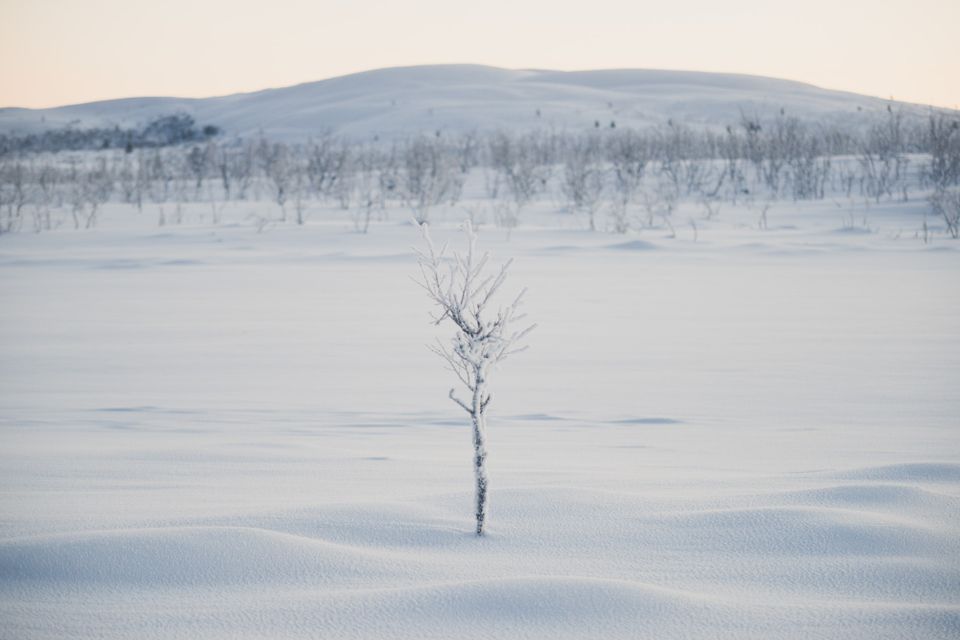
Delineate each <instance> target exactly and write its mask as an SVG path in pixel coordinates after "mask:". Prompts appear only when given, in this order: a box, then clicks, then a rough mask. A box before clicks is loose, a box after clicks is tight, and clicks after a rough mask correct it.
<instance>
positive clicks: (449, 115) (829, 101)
mask: <svg viewBox="0 0 960 640" xmlns="http://www.w3.org/2000/svg"><path fill="white" fill-rule="evenodd" d="M888 102H889V101H885V100H881V99H879V98H873V97H868V96H863V95H858V94H853V93H847V92H842V91H831V90H827V89H821V88H819V87H815V86H812V85H809V84H804V83H800V82H792V81H788V80H778V79H774V78H764V77H759V76H748V75H736V74H721V73H704V72H693V71H658V70H642V69H605V70H597V71H573V72H563V71H542V70H514V69H499V68H496V67H486V66H480V65H433V66H420V67H398V68H391V69H378V70H376V71H367V72H364V73H356V74H352V75H348V76H342V77H339V78H331V79H328V80H321V81H318V82H310V83H306V84H301V85H296V86H293V87H285V88H280V89H267V90H264V91H258V92H254V93H243V94H236V95H230V96H223V97H217V98H205V99H185V98H129V99H123V100H109V101H103V102H92V103H88V104H80V105H72V106H65V107H57V108H53V109H18V108H6V109H0V132H19V133H30V132H36V131H41V130H44V129H47V128H57V127H64V126H68V125H71V126H78V127H113V126H115V125H119V126H121V127H129V126H142V125H144V124H146V123H148V122H150V121H151V120H154V119H156V118H158V117H160V116H165V115H170V114H172V113H179V112H182V113H188V114H190V115H192V116H193V117H194V118H195V119H196V121H197V122H198V123H200V124H201V125H206V124H214V125H217V126H219V127H221V128H222V129H223V130H224V131H225V133H226V135H227V136H244V137H251V136H256V135H260V133H261V132H262V133H263V134H265V135H267V136H268V137H271V138H276V139H281V140H288V141H302V140H303V139H305V138H307V137H309V136H316V135H319V134H323V133H326V132H332V133H336V134H339V135H342V136H344V137H347V138H353V139H358V140H369V139H372V138H373V137H375V136H378V137H380V138H391V137H398V136H399V137H408V136H409V135H410V134H411V133H415V132H429V133H431V134H432V133H433V132H435V131H451V132H467V131H473V130H481V131H487V130H495V129H506V130H520V131H525V130H529V129H531V128H542V129H551V128H552V129H565V130H572V131H581V130H584V129H587V128H592V127H593V126H594V124H595V123H597V122H598V123H599V124H600V126H602V127H608V126H610V123H611V122H614V123H616V125H617V126H618V127H623V126H628V127H645V126H649V125H652V124H665V123H666V122H667V120H668V119H671V118H672V119H673V120H674V121H677V122H683V123H685V124H706V125H716V126H726V125H729V124H733V125H736V124H737V123H739V122H740V119H741V115H742V114H743V113H746V114H747V115H760V116H764V117H771V116H773V115H775V114H777V113H779V111H780V109H785V110H786V112H787V114H788V115H791V116H798V117H801V118H805V119H811V120H817V121H818V122H844V121H847V120H851V119H857V120H858V121H862V113H861V112H860V110H863V111H866V112H879V111H881V110H882V109H885V108H886V106H887V104H888ZM901 106H903V107H904V108H906V109H907V112H908V113H915V114H918V115H926V114H927V113H928V111H929V109H928V108H921V107H915V106H912V105H901Z"/></svg>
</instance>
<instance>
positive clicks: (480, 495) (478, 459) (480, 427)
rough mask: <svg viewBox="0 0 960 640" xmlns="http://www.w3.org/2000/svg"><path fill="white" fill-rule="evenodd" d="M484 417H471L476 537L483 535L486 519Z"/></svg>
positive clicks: (477, 415) (481, 415)
mask: <svg viewBox="0 0 960 640" xmlns="http://www.w3.org/2000/svg"><path fill="white" fill-rule="evenodd" d="M485 422H486V416H484V415H483V414H482V413H481V414H474V415H473V452H474V456H473V471H474V475H475V476H476V480H477V493H476V498H477V503H476V515H477V535H478V536H482V535H483V524H484V521H485V520H486V517H487V448H486V434H485V433H484V431H485V427H486V425H485V424H484V423H485Z"/></svg>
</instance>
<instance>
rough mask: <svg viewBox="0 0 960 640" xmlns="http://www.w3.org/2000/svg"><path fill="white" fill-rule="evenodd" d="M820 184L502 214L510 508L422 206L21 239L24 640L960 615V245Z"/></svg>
mask: <svg viewBox="0 0 960 640" xmlns="http://www.w3.org/2000/svg"><path fill="white" fill-rule="evenodd" d="M249 206H250V207H251V209H252V208H254V207H256V206H259V205H257V204H256V203H250V204H249ZM800 206H801V205H797V207H798V208H797V209H795V210H794V209H790V208H789V207H788V206H787V205H783V206H782V211H780V212H778V213H777V214H776V215H777V217H776V218H775V221H776V225H777V227H778V228H777V229H774V228H773V227H774V225H773V219H772V223H771V228H770V229H769V230H765V231H759V230H753V229H751V228H748V226H749V224H750V221H751V220H753V219H754V216H755V212H738V211H725V212H723V213H722V214H721V216H720V218H719V219H714V220H710V221H706V220H704V221H703V222H702V224H701V226H700V229H699V233H700V235H699V238H698V239H697V241H696V242H694V241H693V239H692V237H691V235H690V234H689V233H688V235H687V236H684V235H683V233H684V232H683V230H682V229H680V228H678V230H677V237H674V238H669V237H667V234H666V233H665V232H664V230H662V229H660V230H646V229H645V230H644V232H643V233H642V234H639V235H637V236H628V237H624V238H622V239H621V240H619V241H618V240H616V239H615V238H614V237H613V236H610V235H608V234H604V233H589V232H586V231H580V230H577V229H556V228H544V227H538V226H536V225H535V224H533V223H531V224H529V225H525V226H521V227H520V228H517V229H513V230H512V231H511V232H510V233H509V234H507V233H506V232H505V231H504V230H502V229H498V228H496V227H492V226H489V225H488V226H483V227H481V231H480V238H479V242H480V243H481V245H482V246H484V247H485V248H489V249H491V250H492V252H493V254H494V258H495V259H497V260H500V259H507V258H510V257H513V258H514V263H513V265H514V266H513V269H514V271H513V274H512V277H513V278H515V281H516V282H517V283H518V284H521V285H525V286H527V287H528V288H529V313H530V318H531V320H536V321H537V322H539V324H540V326H539V328H538V330H537V332H536V333H535V334H531V340H530V347H531V348H530V349H529V351H528V352H526V353H525V354H524V358H518V359H516V361H515V362H513V363H512V364H513V366H512V367H506V368H504V369H503V370H502V371H498V374H497V377H496V387H495V388H494V389H493V393H494V400H493V401H492V403H491V405H490V422H489V432H488V433H489V451H490V458H489V465H490V474H489V477H490V494H489V495H490V507H489V518H488V521H487V529H486V536H485V537H484V538H479V539H478V538H477V537H476V536H474V535H473V533H472V532H473V526H474V524H473V509H472V504H471V503H472V493H473V492H472V482H473V480H472V470H471V466H470V462H471V452H472V449H471V443H470V432H469V423H468V422H467V421H466V420H465V419H464V416H463V415H459V414H458V413H457V412H456V411H454V409H455V407H452V406H451V405H450V403H449V401H448V400H447V398H446V392H447V390H448V388H449V385H448V376H447V373H446V372H445V371H444V369H443V367H442V363H440V362H437V361H436V359H435V357H434V356H432V354H430V352H429V351H428V350H427V349H425V348H424V344H426V343H427V342H429V340H430V339H431V337H432V336H433V335H434V327H432V326H431V325H430V324H429V317H428V315H427V308H426V306H425V304H424V301H423V299H422V296H421V293H422V292H420V291H419V290H418V289H417V287H416V285H415V284H414V283H413V282H412V281H411V280H410V277H409V276H410V275H411V274H412V273H413V272H414V269H415V259H414V258H413V256H412V255H411V254H410V253H405V252H406V251H407V247H409V246H410V245H412V244H414V243H416V241H417V238H416V233H415V229H414V228H413V227H412V226H411V225H405V224H403V223H397V222H395V221H384V222H382V223H380V224H379V225H378V226H376V227H375V228H372V229H371V230H370V233H369V234H367V235H361V234H354V233H350V232H349V231H348V229H349V228H350V225H349V222H348V221H347V220H346V219H342V220H340V221H339V223H338V222H329V223H326V222H325V223H322V224H321V223H319V222H318V223H317V224H306V225H304V226H303V227H300V228H296V229H293V228H282V227H278V228H276V229H272V230H265V231H264V232H263V233H257V232H256V231H255V230H254V229H252V228H250V227H244V226H242V225H236V226H205V225H203V224H194V225H191V224H189V223H184V224H183V225H182V226H175V225H171V226H169V227H166V228H165V229H164V230H163V233H157V229H156V228H155V226H154V223H155V221H154V220H152V219H148V217H150V218H152V216H148V215H146V214H145V215H143V216H140V217H137V215H136V214H132V213H131V212H130V211H125V212H120V211H119V210H116V209H111V208H110V207H107V208H106V209H105V211H104V224H103V227H102V228H100V229H97V230H96V231H90V232H73V231H67V230H64V229H60V230H53V231H50V232H45V233H43V234H30V233H21V234H11V235H8V236H4V237H3V238H2V239H0V240H2V241H0V270H2V272H3V278H0V300H2V301H3V313H2V314H0V336H2V339H0V638H2V639H3V640H7V639H10V640H31V639H54V638H56V639H58V640H59V639H61V638H106V639H118V640H119V639H127V638H143V639H148V640H149V639H151V638H157V639H160V638H163V639H170V638H174V639H178V638H190V639H194V638H213V639H221V638H222V639H224V640H226V639H228V638H229V639H235V638H270V639H274V638H337V639H340V638H344V639H351V638H361V639H375V638H384V637H389V638H399V639H405V638H410V639H413V638H437V639H440V638H442V639H444V640H446V639H449V638H470V639H472V638H477V639H479V638H484V639H487V638H497V639H499V638H503V639H507V638H510V639H513V638H537V639H539V638H570V639H573V638H595V637H599V638H624V639H627V638H631V639H632V638H658V639H659V638H663V639H671V638H677V639H679V638H684V639H689V638H693V639H700V638H702V639H704V640H706V639H714V638H721V639H727V638H729V639H731V640H733V639H737V640H740V639H743V638H748V639H749V638H758V639H759V638H762V639H764V640H767V639H774V640H776V639H794V638H815V637H822V638H830V639H831V640H833V639H852V638H856V639H864V640H868V639H869V640H873V639H875V638H944V639H946V638H955V637H957V636H958V633H960V438H958V431H957V415H960V405H958V400H957V395H956V385H955V381H956V379H957V376H958V375H960V333H958V331H957V327H958V326H960V324H958V322H957V320H958V318H960V298H958V297H957V296H955V295H951V294H952V292H953V290H954V289H955V281H956V274H957V273H958V272H960V271H958V267H960V265H958V259H960V251H958V250H957V248H956V247H955V246H954V245H953V244H952V243H951V241H948V240H946V239H945V238H944V237H943V236H942V235H941V236H938V237H937V238H936V239H935V241H934V244H933V245H932V246H927V245H924V244H923V243H922V242H921V241H920V240H918V239H915V238H909V237H907V234H902V235H896V234H894V233H893V231H895V230H896V229H900V228H903V229H910V228H913V227H911V225H915V224H916V221H917V219H916V218H915V217H912V216H913V214H912V213H910V212H909V211H907V212H906V213H904V212H901V213H900V214H897V213H896V212H895V211H889V212H887V213H885V214H884V217H880V216H879V215H878V218H877V219H876V226H877V231H876V232H875V233H872V234H869V235H843V234H835V233H833V229H835V228H836V226H837V224H838V223H837V216H836V213H835V212H834V211H833V209H834V207H832V205H829V206H825V207H821V208H819V209H818V208H817V205H810V206H809V207H808V208H806V209H800V208H799V207H800ZM788 209H789V210H788ZM241 213H242V212H238V213H237V216H238V217H240V216H241ZM740 213H742V217H740V218H738V217H737V216H738V215H740ZM331 215H333V214H331ZM444 215H446V216H448V217H446V218H444ZM112 216H116V217H112ZM437 218H438V219H437V222H436V223H434V225H433V229H434V233H435V234H436V235H437V237H438V240H443V239H445V238H448V237H453V236H454V234H455V233H456V228H455V227H456V225H455V222H456V221H457V220H458V218H456V217H455V216H454V213H453V212H442V213H440V214H438V216H437ZM531 220H533V221H536V220H538V218H536V217H535V216H531ZM647 242H649V243H650V244H651V245H654V246H655V247H656V250H650V251H648V250H646V243H647ZM625 243H629V244H627V246H626V247H624V246H623V245H624V244H625ZM938 247H943V249H942V250H941V249H939V248H938ZM561 249H562V250H561ZM461 413H462V412H461Z"/></svg>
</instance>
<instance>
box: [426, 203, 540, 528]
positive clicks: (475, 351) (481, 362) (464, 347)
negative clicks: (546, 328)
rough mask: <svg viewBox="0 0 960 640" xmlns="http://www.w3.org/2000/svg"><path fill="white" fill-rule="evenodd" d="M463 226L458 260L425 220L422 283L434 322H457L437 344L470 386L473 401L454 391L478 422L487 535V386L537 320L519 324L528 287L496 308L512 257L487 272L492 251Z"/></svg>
mask: <svg viewBox="0 0 960 640" xmlns="http://www.w3.org/2000/svg"><path fill="white" fill-rule="evenodd" d="M463 228H464V231H465V233H466V236H467V251H466V253H458V252H454V254H453V256H452V260H450V261H447V260H446V259H445V257H444V253H445V250H446V247H443V248H441V249H440V250H439V251H438V250H437V249H436V248H435V246H434V244H433V241H432V240H431V239H430V233H429V228H428V226H427V225H426V224H425V223H424V224H421V225H420V230H421V233H422V234H423V239H424V242H425V243H426V251H420V250H417V255H418V257H419V263H420V275H421V278H420V280H418V284H420V286H422V287H423V289H424V290H425V291H426V292H427V295H429V297H430V299H431V301H433V303H434V305H435V306H436V307H437V308H438V309H439V312H438V313H436V314H435V315H434V317H433V321H434V324H440V323H442V322H443V321H444V320H450V322H452V323H453V324H454V325H455V326H456V333H454V336H453V339H452V341H451V344H450V345H449V346H448V345H445V344H444V343H443V342H441V341H439V340H438V341H437V344H436V345H435V346H431V349H432V350H433V351H434V352H435V353H436V354H437V355H439V356H440V357H441V358H443V359H444V360H445V361H446V363H447V365H448V366H449V368H450V370H451V371H453V372H454V374H456V376H457V378H458V379H459V380H460V382H461V383H462V384H463V385H464V386H465V387H466V388H467V390H468V391H469V392H470V400H469V401H468V402H464V401H463V400H460V399H459V398H457V396H456V395H455V393H456V391H455V389H452V388H451V389H450V394H449V396H450V399H451V400H453V401H454V402H456V403H457V404H458V405H459V406H460V408H461V409H463V410H464V411H466V412H467V415H469V416H470V422H471V424H472V427H473V451H474V456H473V470H474V475H475V478H476V502H475V506H476V509H475V515H476V520H477V528H476V533H477V535H478V536H482V535H483V526H484V522H485V520H486V516H487V489H488V483H487V466H486V462H487V449H486V426H487V407H488V406H489V404H490V398H491V395H490V392H489V390H488V387H487V384H488V378H489V375H490V370H491V369H492V368H493V367H495V366H496V365H497V364H498V363H500V362H503V361H504V360H505V359H507V358H508V357H509V356H511V355H513V354H515V353H518V352H520V351H523V350H524V349H526V347H525V346H520V342H521V341H522V340H523V338H524V337H525V336H526V335H527V334H528V333H530V331H532V330H533V328H534V327H535V326H536V325H527V326H525V327H523V328H521V329H516V328H515V327H516V326H517V323H519V322H521V321H522V320H523V318H524V314H522V313H520V312H519V309H520V304H521V302H522V300H523V296H524V293H525V292H526V289H524V290H522V291H521V292H520V294H519V295H517V297H516V298H514V299H513V302H512V303H510V304H509V305H507V306H505V307H500V308H499V309H497V311H496V312H493V311H492V310H491V304H492V301H493V298H494V297H495V296H496V294H497V292H498V291H499V290H500V287H501V286H502V285H503V283H504V281H505V280H506V278H507V271H508V269H509V268H510V263H511V261H507V262H506V263H504V264H503V265H502V266H501V267H500V270H499V271H498V272H496V274H490V273H487V270H486V267H487V263H488V261H489V254H486V253H484V254H482V255H478V254H477V250H476V245H477V234H476V233H475V232H474V230H473V226H472V225H471V224H470V221H469V220H468V221H466V222H465V223H464V225H463Z"/></svg>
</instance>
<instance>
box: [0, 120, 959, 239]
mask: <svg viewBox="0 0 960 640" xmlns="http://www.w3.org/2000/svg"><path fill="white" fill-rule="evenodd" d="M865 117H866V116H865ZM158 122H160V121H158ZM174 124H175V123H174ZM174 124H171V122H169V121H168V122H166V126H173V127H174V129H175V130H177V131H180V132H181V134H183V131H186V130H193V131H194V134H191V135H194V137H191V138H188V139H187V140H181V141H180V143H179V144H173V145H161V144H156V145H153V146H150V145H146V144H144V145H140V146H137V147H134V148H130V147H126V146H124V147H121V148H118V149H116V150H104V151H97V152H90V151H86V152H59V153H46V152H44V153H38V152H33V149H32V148H27V149H19V150H17V151H16V152H8V153H5V154H3V155H0V232H10V231H21V230H33V231H44V230H48V229H52V228H54V227H58V226H64V225H67V226H72V227H73V228H77V229H81V228H91V227H94V226H96V224H97V219H98V213H99V211H100V210H101V208H102V206H103V205H104V204H105V203H107V202H123V203H128V204H130V205H133V206H134V207H135V208H136V209H137V210H139V211H141V212H142V211H144V209H145V208H146V206H147V205H150V207H149V208H150V210H151V211H152V212H153V213H154V215H156V216H157V224H159V225H167V224H176V223H178V222H182V220H183V217H184V207H185V206H186V205H187V204H188V203H192V204H196V203H202V204H203V206H204V208H205V210H207V211H209V216H210V221H211V222H212V223H214V224H217V223H219V222H220V220H221V213H222V211H223V209H224V207H225V206H226V205H227V204H228V203H231V202H238V201H251V202H262V201H264V200H267V201H269V202H270V203H271V205H270V207H269V208H267V209H261V213H257V214H253V215H252V216H251V219H252V221H253V224H254V225H255V226H256V227H257V228H259V229H263V228H265V227H266V226H268V225H275V224H284V223H288V224H304V223H305V222H306V220H307V218H308V216H309V215H310V214H311V210H312V209H313V210H315V209H316V208H317V207H319V206H323V207H328V208H329V207H331V206H334V207H337V208H339V209H342V210H344V211H347V212H349V215H350V216H351V218H352V219H353V222H354V225H355V227H356V229H357V230H358V231H362V232H366V231H367V230H368V229H369V228H370V225H371V223H372V222H373V221H375V220H378V219H381V218H383V217H385V216H386V212H387V211H388V210H390V209H391V208H403V209H405V210H407V211H408V212H412V213H413V215H414V217H415V218H416V219H417V221H419V222H426V221H428V220H429V219H430V216H431V212H432V211H434V210H435V209H436V208H437V207H441V206H443V207H454V206H457V205H458V204H459V203H461V201H462V200H463V196H464V189H465V187H466V186H467V184H468V181H471V180H472V182H471V184H472V185H473V188H474V190H475V191H478V193H473V194H472V197H471V198H469V200H470V201H471V202H472V203H476V202H477V201H481V202H487V203H488V205H489V206H488V207H486V208H483V209H482V210H480V209H481V207H479V206H476V205H475V206H473V208H471V207H465V209H466V212H467V214H468V216H469V217H470V219H471V220H473V221H474V222H475V223H476V222H477V221H478V220H477V218H480V217H481V216H482V217H483V218H484V219H486V216H487V215H492V218H493V222H495V223H496V224H498V225H500V226H503V227H506V228H511V227H514V226H516V225H517V224H519V222H520V220H521V217H522V215H523V213H524V212H525V211H526V210H528V208H529V207H530V206H531V205H533V204H535V203H537V202H548V203H550V204H551V205H554V206H555V207H557V208H560V209H561V210H563V211H565V212H568V213H571V214H574V215H576V216H578V217H579V218H581V219H582V220H583V224H584V225H585V226H587V227H589V228H590V229H607V230H609V231H613V232H617V233H625V232H627V231H629V230H631V229H640V228H644V227H651V226H655V225H658V226H661V225H662V226H664V227H666V228H668V229H671V230H672V229H673V224H674V222H673V221H672V218H673V213H674V212H675V210H676V208H677V206H678V204H679V203H680V202H693V203H695V204H696V205H697V206H699V207H700V208H701V210H702V213H703V217H704V218H707V219H710V218H713V217H715V216H717V215H718V214H719V211H720V209H721V207H722V205H724V204H727V203H729V204H731V205H737V204H740V203H745V204H748V205H750V206H754V205H756V206H757V208H758V210H759V212H760V213H759V215H758V223H757V224H758V226H759V227H760V228H764V227H765V226H766V211H767V209H769V207H770V206H771V203H772V202H775V201H777V200H783V199H792V200H811V199H824V198H846V199H848V200H850V201H853V200H855V199H859V200H861V201H873V202H881V201H883V200H904V201H905V200H908V199H910V198H911V197H915V196H914V195H913V193H911V192H922V193H924V194H932V195H929V199H930V204H931V211H932V212H933V213H934V214H935V215H936V216H937V217H939V218H941V219H943V221H944V224H945V229H946V231H947V232H948V233H949V234H950V235H952V236H953V237H957V235H958V233H960V231H958V217H960V212H958V201H960V198H958V196H957V189H958V186H960V118H957V117H956V116H951V115H948V114H932V115H930V116H929V118H927V119H926V120H919V119H912V120H909V121H908V120H907V119H906V118H905V117H904V116H903V114H902V113H900V112H897V111H895V110H893V109H888V112H887V113H886V114H884V116H883V117H879V118H875V119H874V120H872V121H871V122H869V123H867V124H865V125H864V126H862V127H860V128H858V129H857V128H852V127H848V128H845V129H841V128H838V127H831V126H826V125H815V124H810V123H807V122H804V121H801V120H798V119H796V118H792V117H787V116H785V115H783V114H781V115H779V116H778V117H776V118H772V119H768V120H761V119H759V118H756V117H747V116H744V117H743V118H742V119H741V121H740V122H739V123H738V124H737V125H735V126H734V125H731V126H728V127H726V128H725V129H724V130H706V129H695V128H692V127H688V126H685V125H682V124H677V123H674V122H669V123H668V124H666V125H664V126H662V127H657V128H651V129H649V130H642V131H641V130H629V129H624V128H619V129H599V130H593V131H589V132H586V133H580V134H574V133H564V132H553V131H543V130H536V131H530V132H527V133H523V134H510V133H505V132H495V133H488V134H477V133H471V134H463V135H456V136H454V135H442V134H439V133H438V134H436V135H430V136H426V135H421V136H417V137H413V138H410V139H408V140H403V141H396V142H392V143H368V144H358V143H354V142H350V141H348V140H345V139H341V138H338V137H336V136H333V135H325V136H320V137H318V138H315V139H312V140H309V141H306V142H304V143H302V144H286V143H282V142H275V141H271V140H268V139H266V138H262V137H261V138H257V139H252V140H241V139H233V140H227V139H223V138H217V137H213V136H206V135H205V134H204V133H203V132H202V131H201V132H199V133H197V132H196V129H195V128H194V127H193V123H192V121H190V122H186V121H183V120H181V121H180V122H179V124H175V126H174ZM185 127H186V128H185ZM148 128H149V127H148ZM181 134H177V135H181ZM183 135H186V134H183ZM196 136H199V137H196ZM471 176H472V177H471ZM693 224H694V225H695V222H694V223H693Z"/></svg>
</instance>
